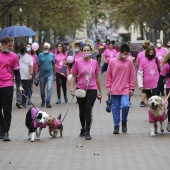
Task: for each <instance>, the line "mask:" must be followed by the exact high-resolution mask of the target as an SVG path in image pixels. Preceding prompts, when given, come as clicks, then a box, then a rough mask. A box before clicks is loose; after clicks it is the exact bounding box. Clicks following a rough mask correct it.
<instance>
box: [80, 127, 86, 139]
mask: <svg viewBox="0 0 170 170" xmlns="http://www.w3.org/2000/svg"><path fill="white" fill-rule="evenodd" d="M79 136H80V137H81V138H82V137H84V136H85V129H84V128H82V129H81V130H80V135H79Z"/></svg>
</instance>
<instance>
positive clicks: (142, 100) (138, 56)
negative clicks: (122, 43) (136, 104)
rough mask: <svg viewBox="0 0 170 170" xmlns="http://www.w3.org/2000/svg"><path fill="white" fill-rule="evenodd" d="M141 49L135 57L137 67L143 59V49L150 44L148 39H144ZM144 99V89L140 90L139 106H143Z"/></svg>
mask: <svg viewBox="0 0 170 170" xmlns="http://www.w3.org/2000/svg"><path fill="white" fill-rule="evenodd" d="M142 46H143V49H144V50H143V51H141V52H140V53H138V55H137V58H136V66H137V67H138V68H139V66H140V63H141V61H142V60H143V59H145V58H146V57H145V51H146V49H147V48H148V47H149V46H150V41H149V40H147V41H144V42H143V44H142ZM145 99H146V93H145V90H142V95H141V102H140V107H145V106H146V104H145Z"/></svg>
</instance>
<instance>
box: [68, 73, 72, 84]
mask: <svg viewBox="0 0 170 170" xmlns="http://www.w3.org/2000/svg"><path fill="white" fill-rule="evenodd" d="M71 78H72V74H69V75H68V76H67V81H68V82H69V83H71Z"/></svg>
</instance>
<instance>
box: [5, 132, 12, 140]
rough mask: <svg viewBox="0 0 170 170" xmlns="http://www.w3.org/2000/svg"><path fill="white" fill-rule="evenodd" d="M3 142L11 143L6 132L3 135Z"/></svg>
mask: <svg viewBox="0 0 170 170" xmlns="http://www.w3.org/2000/svg"><path fill="white" fill-rule="evenodd" d="M3 141H11V139H10V138H9V134H8V132H5V133H4V136H3Z"/></svg>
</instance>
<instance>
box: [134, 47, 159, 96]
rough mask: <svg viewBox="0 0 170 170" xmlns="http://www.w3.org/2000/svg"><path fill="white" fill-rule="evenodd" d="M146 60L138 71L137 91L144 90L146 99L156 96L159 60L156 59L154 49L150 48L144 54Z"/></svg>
mask: <svg viewBox="0 0 170 170" xmlns="http://www.w3.org/2000/svg"><path fill="white" fill-rule="evenodd" d="M145 56H146V58H145V59H143V60H142V62H141V64H140V66H139V70H138V76H137V77H138V86H139V89H141V90H143V89H145V92H146V95H147V98H150V97H151V96H153V95H156V87H157V83H158V79H159V66H160V64H161V62H160V60H158V59H157V58H156V52H155V48H154V47H153V46H150V47H149V48H148V49H146V52H145Z"/></svg>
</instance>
